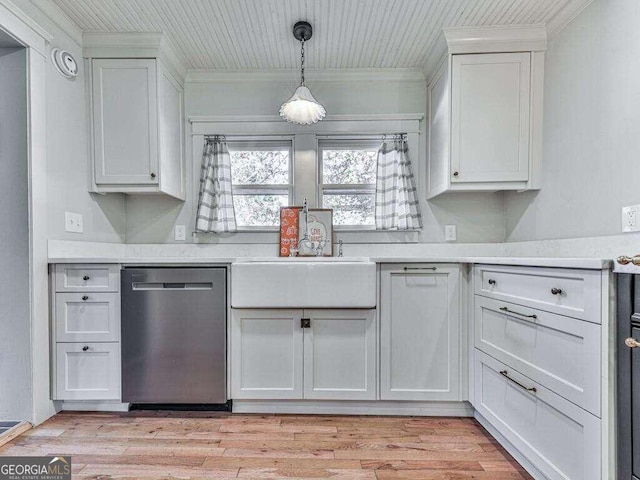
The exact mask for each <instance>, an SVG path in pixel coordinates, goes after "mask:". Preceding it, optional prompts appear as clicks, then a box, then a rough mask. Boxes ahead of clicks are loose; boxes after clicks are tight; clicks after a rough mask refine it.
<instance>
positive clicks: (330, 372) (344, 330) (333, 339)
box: [231, 309, 377, 400]
mask: <svg viewBox="0 0 640 480" xmlns="http://www.w3.org/2000/svg"><path fill="white" fill-rule="evenodd" d="M376 385H377V384H376V325H375V310H359V309H354V310H301V309H294V310H292V309H232V313H231V397H232V398H234V399H253V400H271V399H290V400H293V399H302V398H305V399H324V400H374V399H375V396H376Z"/></svg>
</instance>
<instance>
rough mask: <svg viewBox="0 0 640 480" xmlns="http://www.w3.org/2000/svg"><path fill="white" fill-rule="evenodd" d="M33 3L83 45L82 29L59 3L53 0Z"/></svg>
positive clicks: (72, 38)
mask: <svg viewBox="0 0 640 480" xmlns="http://www.w3.org/2000/svg"><path fill="white" fill-rule="evenodd" d="M33 4H34V5H35V7H36V8H37V9H38V10H40V11H41V12H42V14H43V15H44V16H46V17H47V18H48V19H49V20H51V21H52V22H53V23H54V24H55V25H56V26H57V27H58V28H60V30H62V31H63V32H64V33H66V34H67V35H68V36H69V38H71V40H73V41H74V42H76V43H77V44H78V46H80V47H81V46H82V29H81V28H80V26H79V25H78V24H77V23H76V22H74V21H73V20H72V19H71V17H69V15H67V14H66V13H65V12H63V11H62V9H61V8H60V7H58V5H56V4H55V3H53V2H52V1H51V0H39V1H38V2H33Z"/></svg>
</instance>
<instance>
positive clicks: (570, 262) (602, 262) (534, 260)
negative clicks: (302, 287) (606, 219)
mask: <svg viewBox="0 0 640 480" xmlns="http://www.w3.org/2000/svg"><path fill="white" fill-rule="evenodd" d="M366 258H367V259H368V260H369V261H372V262H376V263H476V264H480V263H484V264H491V265H523V266H534V267H554V268H584V269H592V270H603V269H609V268H611V267H612V261H611V260H609V259H602V258H543V257H464V256H460V257H457V256H451V257H449V256H447V257H437V256H403V257H366ZM256 259H257V257H231V256H220V257H209V256H202V257H158V256H153V257H151V256H150V257H139V256H136V257H128V256H122V257H90V256H86V257H84V256H83V257H51V258H49V263H119V264H123V265H221V264H230V263H233V262H243V261H245V262H246V261H248V260H256ZM259 259H260V261H281V262H283V263H284V262H287V261H291V260H289V259H287V258H279V257H259ZM362 259H363V257H354V261H362ZM308 260H310V261H313V260H314V259H313V257H309V258H308ZM348 260H349V257H344V261H348Z"/></svg>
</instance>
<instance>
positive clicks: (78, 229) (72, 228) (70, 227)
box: [64, 212, 84, 233]
mask: <svg viewBox="0 0 640 480" xmlns="http://www.w3.org/2000/svg"><path fill="white" fill-rule="evenodd" d="M64 229H65V231H67V232H71V233H82V232H84V223H83V221H82V214H81V213H74V212H64Z"/></svg>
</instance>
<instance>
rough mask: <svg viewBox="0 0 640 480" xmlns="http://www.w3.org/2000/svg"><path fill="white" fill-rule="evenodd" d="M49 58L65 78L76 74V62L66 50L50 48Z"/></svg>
mask: <svg viewBox="0 0 640 480" xmlns="http://www.w3.org/2000/svg"><path fill="white" fill-rule="evenodd" d="M51 59H52V60H53V65H54V66H55V67H56V70H58V72H60V74H61V75H62V76H64V77H66V78H73V77H77V76H78V63H77V62H76V59H75V58H73V56H72V55H71V54H70V53H69V52H67V51H66V50H61V49H59V48H54V49H52V50H51Z"/></svg>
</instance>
